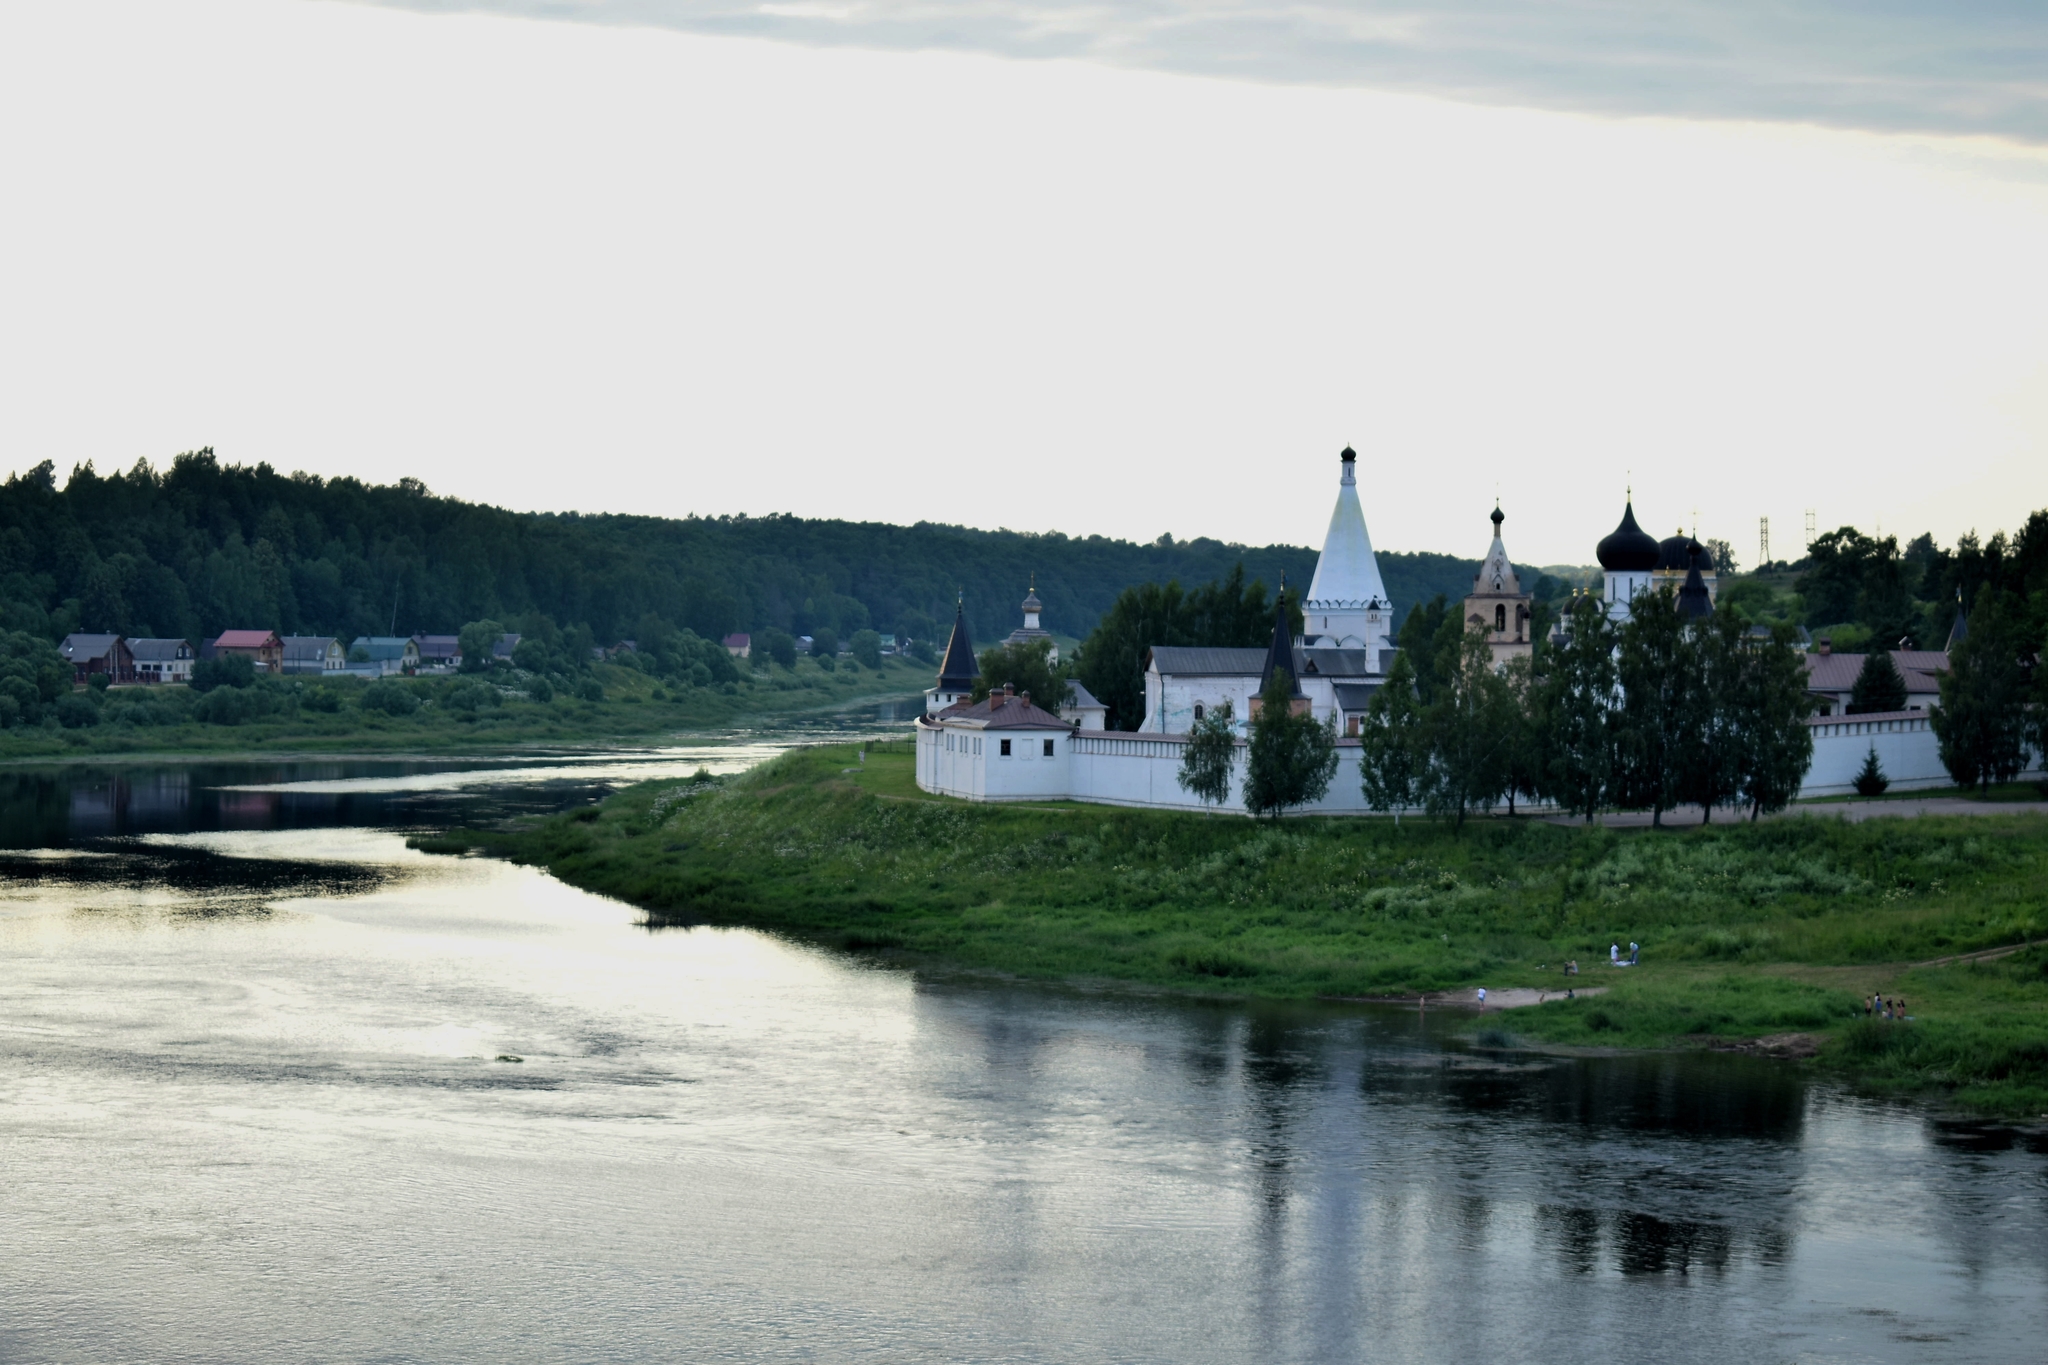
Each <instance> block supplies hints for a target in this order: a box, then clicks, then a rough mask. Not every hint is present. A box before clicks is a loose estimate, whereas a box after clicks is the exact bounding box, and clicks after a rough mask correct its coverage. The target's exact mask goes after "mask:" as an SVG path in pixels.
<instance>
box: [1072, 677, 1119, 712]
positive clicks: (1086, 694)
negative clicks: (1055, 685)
mask: <svg viewBox="0 0 2048 1365" xmlns="http://www.w3.org/2000/svg"><path fill="white" fill-rule="evenodd" d="M1066 704H1067V705H1068V706H1072V707H1075V708H1077V709H1079V710H1084V711H1085V710H1087V709H1088V708H1090V707H1094V708H1095V709H1097V710H1103V711H1106V710H1108V709H1109V708H1108V707H1106V706H1104V705H1103V704H1102V703H1101V702H1099V701H1097V700H1096V699H1095V694H1094V693H1093V692H1090V691H1089V690H1088V689H1087V688H1085V687H1083V686H1081V682H1080V679H1078V678H1070V679H1068V680H1067V700H1066Z"/></svg>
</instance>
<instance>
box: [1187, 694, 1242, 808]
mask: <svg viewBox="0 0 2048 1365" xmlns="http://www.w3.org/2000/svg"><path fill="white" fill-rule="evenodd" d="M1236 763H1237V717H1236V716H1235V715H1234V714H1233V712H1232V708H1231V705H1230V702H1229V701H1228V700H1225V701H1224V703H1223V704H1222V705H1221V706H1219V707H1217V708H1215V709H1214V710H1212V711H1210V712H1209V713H1208V714H1207V715H1206V716H1204V717H1202V718H1201V719H1200V720H1198V721H1196V722H1195V728H1194V729H1193V730H1191V731H1190V732H1189V733H1188V743H1187V747H1186V748H1184V749H1183V750H1181V756H1180V784H1181V786H1182V787H1184V788H1186V789H1187V790H1188V791H1191V792H1193V793H1194V794H1195V795H1196V796H1198V797H1200V798H1201V799H1202V800H1203V801H1204V802H1206V803H1208V804H1209V805H1212V806H1220V805H1222V804H1223V803H1224V802H1225V801H1228V800H1229V799H1230V770H1231V768H1232V767H1234V766H1235V765H1236Z"/></svg>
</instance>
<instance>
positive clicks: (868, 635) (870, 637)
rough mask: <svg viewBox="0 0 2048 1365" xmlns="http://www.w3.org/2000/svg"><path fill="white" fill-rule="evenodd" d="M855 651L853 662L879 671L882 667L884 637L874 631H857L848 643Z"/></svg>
mask: <svg viewBox="0 0 2048 1365" xmlns="http://www.w3.org/2000/svg"><path fill="white" fill-rule="evenodd" d="M848 645H849V647H850V648H851V649H852V651H853V661H854V662H855V663H857V664H859V665H860V666H861V667H862V668H867V669H875V670H879V669H880V668H881V667H882V637H881V635H880V634H879V633H878V632H876V631H872V630H857V631H855V632H854V633H853V639H852V640H851V641H849V642H848Z"/></svg>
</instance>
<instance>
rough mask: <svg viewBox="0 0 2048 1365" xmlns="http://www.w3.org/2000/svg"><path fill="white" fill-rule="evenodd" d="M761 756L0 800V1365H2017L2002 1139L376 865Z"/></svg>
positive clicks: (88, 784) (87, 772)
mask: <svg viewBox="0 0 2048 1365" xmlns="http://www.w3.org/2000/svg"><path fill="white" fill-rule="evenodd" d="M778 742H780V741H773V740H768V741H759V742H756V743H753V744H750V745H738V746H718V747H713V748H708V749H705V750H701V751H695V750H674V751H664V752H654V753H649V754H646V755H639V756H633V757H631V758H628V759H624V760H617V761H611V762H605V763H588V762H567V761H564V762H550V763H526V764H522V765H509V764H499V765H476V764H471V765H431V764H398V763H345V764H344V763H335V764H278V765H225V766H224V765H182V766H160V767H154V768H149V767H139V768H128V769H96V768H87V767H79V768H72V769H66V770H49V771H36V770H10V771H4V772H0V842H4V844H5V846H6V848H7V850H9V851H6V852H0V879H4V880H0V1099H4V1103H0V1182H4V1183H0V1360H5V1361H10V1362H14V1361H66V1362H69V1361H78V1362H86V1361H94V1362H97V1361H116V1360H120V1361H127V1360H138V1361H140V1360H147V1361H209V1362H211V1361H279V1362H285V1361H289V1362H305V1361H328V1360H333V1361H391V1362H410V1361H421V1362H430V1361H431V1362H450V1361H524V1360H532V1361H564V1362H570V1361H574V1362H584V1361H724V1360H736V1361H738V1360H744V1361H820V1362H836V1361H877V1362H881V1361H889V1362H896V1361H1047V1362H1072V1361H1161V1362H1169V1361H1170V1362H1200V1361H1219V1362H1223V1361H1228V1362H1240V1361H1353V1360H1357V1361H1401V1362H1407V1361H1419V1362H1432V1361H1444V1362H1461V1363H1463V1365H1474V1363H1476V1362H1494V1361H1522V1360H1530V1361H1535V1360H1543V1361H1566V1360H1615V1361H1624V1360H1628V1361H1633V1360H1644V1361H1658V1362H1685V1361H1717V1362H1718V1361H1731V1360H1734V1361H1743V1362H1772V1361H1921V1360H1940V1361H2038V1360H2040V1359H2042V1358H2043V1357H2044V1355H2048V1348H2044V1346H2043V1342H2044V1341H2048V1156H2044V1155H2043V1151H2042V1149H2041V1148H2040V1147H2039V1146H2038V1144H2037V1145H2035V1146H2034V1147H2032V1148H2030V1146H2029V1144H2028V1143H2027V1142H2026V1141H2022V1140H2016V1139H2014V1138H2012V1137H2011V1136H2009V1135H2001V1134H1999V1133H1997V1132H1990V1131H1975V1130H1967V1129H1954V1128H1946V1127H1943V1126H1940V1125H1938V1124H1937V1123H1935V1122H1934V1121H1933V1120H1932V1119H1931V1118H1930V1117H1929V1116H1928V1115H1926V1114H1925V1113H1923V1112H1920V1111H1917V1110H1915V1109H1913V1108H1911V1107H1907V1106H1889V1105H1881V1104H1875V1103H1870V1102H1867V1101H1861V1100H1857V1099H1855V1098H1853V1097H1850V1096H1847V1095H1844V1094H1841V1093H1839V1092H1837V1091H1834V1090H1831V1089H1828V1088H1825V1087H1822V1086H1818V1085H1814V1084H1811V1083H1809V1082H1808V1081H1806V1080H1805V1079H1803V1078H1802V1076H1801V1075H1800V1073H1798V1072H1796V1071H1795V1070H1793V1069H1790V1068H1788V1067H1785V1066H1781V1065H1778V1064H1773V1063H1767V1062H1760V1061H1753V1060H1749V1059H1744V1058H1739V1057H1728V1056H1684V1057H1674V1056H1651V1057H1617V1058H1602V1059H1571V1060H1558V1059H1550V1058H1543V1057H1538V1056H1531V1055H1518V1054H1498V1053H1486V1052H1481V1051H1477V1050H1472V1049H1469V1048H1467V1047H1465V1046H1464V1045H1462V1044H1461V1043H1459V1042H1458V1041H1456V1039H1454V1038H1453V1037H1452V1034H1453V1033H1454V1032H1455V1031H1456V1030H1457V1028H1458V1026H1460V1025H1462V1024H1465V1023H1467V1022H1468V1021H1466V1020H1461V1019H1452V1018H1448V1017H1439V1016H1436V1015H1432V1016H1430V1017H1428V1018H1426V1019H1424V1018H1418V1017H1417V1016H1415V1015H1414V1014H1412V1013H1408V1012H1404V1011H1399V1010H1392V1009H1372V1008H1361V1007H1336V1006H1331V1007H1314V1006H1295V1007H1261V1006H1245V1005H1236V1004H1225V1003H1200V1002H1191V1001H1187V1000H1177V999H1170V998H1161V997H1148V996H1142V995H1127V994H1115V993H1089V992H1080V991H1074V990H1061V989H1050V988H1028V989H1027V988H1021V987H1006V986H1003V985H999V984H998V985H992V984H989V983H987V982H982V981H976V980H971V979H959V978H945V977H933V976H929V975H919V974H914V973H912V972H908V971H904V970H900V969H895V968H890V967H886V966H878V965H875V964H874V963H872V962H869V961H865V960H862V959H858V958H853V957H848V956H844V955H840V954H836V953H832V952H826V951H821V950H818V949H815V948H812V947H807V946H804V945H800V944H795V943H790V942H785V941H781V940H778V939H776V938H773V937H770V936H767V935H763V934H758V933H753V932H747V931H735V930H719V929H707V928H694V929H666V930H659V931H656V930H650V929H648V928H645V927H642V925H641V924H640V920H639V916H638V915H637V914H636V913H635V912H634V911H633V910H632V909H631V908H630V907H628V906H625V905H621V904H618V903H616V902H612V901H607V900H604V899H601V898H599V897H595V896H590V895H585V894H583V893H581V892H577V891H574V890H571V889H570V888H568V887H565V886H563V885H561V884H560V883H558V882H556V881H554V880H553V879H552V878H550V877H548V876H546V875H544V874H541V873H538V872H534V871H532V870H528V869H522V868H515V867H509V866H506V865H503V864H500V863H496V862H492V861H488V860H483V859H476V858H464V859H449V858H430V857H426V856H424V855H419V854H415V853H412V852H410V851H408V850H407V849H406V848H405V846H404V831H406V830H408V829H413V828H420V827H432V826H439V825H445V824H450V823H462V822H474V821H479V820H495V819H504V818H510V817H512V816H516V815H519V814H523V813H532V812H537V811H543V810H552V809H560V808H563V807H566V806H570V805H574V804H577V803H581V802H587V801H590V800H592V799H594V798H595V797H597V796H598V795H601V794H602V792H603V791H605V790H608V789H609V788H610V787H611V786H613V785H615V784H616V783H618V782H621V781H625V780H630V779H632V778H634V777H638V776H644V775H647V774H649V773H654V772H687V771H689V770H691V769H694V768H695V767H697V766H698V765H699V764H700V763H705V764H708V765H709V766H712V767H713V768H714V769H723V770H731V769H733V768H737V767H740V766H744V765H745V764H746V763H747V762H750V761H754V760H756V759H758V758H759V757H760V756H761V755H762V754H764V753H767V752H770V751H772V750H773V748H774V747H776V744H777V743H778ZM515 1059H516V1060H515Z"/></svg>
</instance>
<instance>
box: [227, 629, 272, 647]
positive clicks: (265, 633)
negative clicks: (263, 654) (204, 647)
mask: <svg viewBox="0 0 2048 1365" xmlns="http://www.w3.org/2000/svg"><path fill="white" fill-rule="evenodd" d="M276 643H277V632H276V631H274V630H224V631H222V632H221V633H220V638H219V639H218V640H215V641H214V642H213V647H214V648H215V649H262V648H264V647H265V646H268V645H274V644H276Z"/></svg>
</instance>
